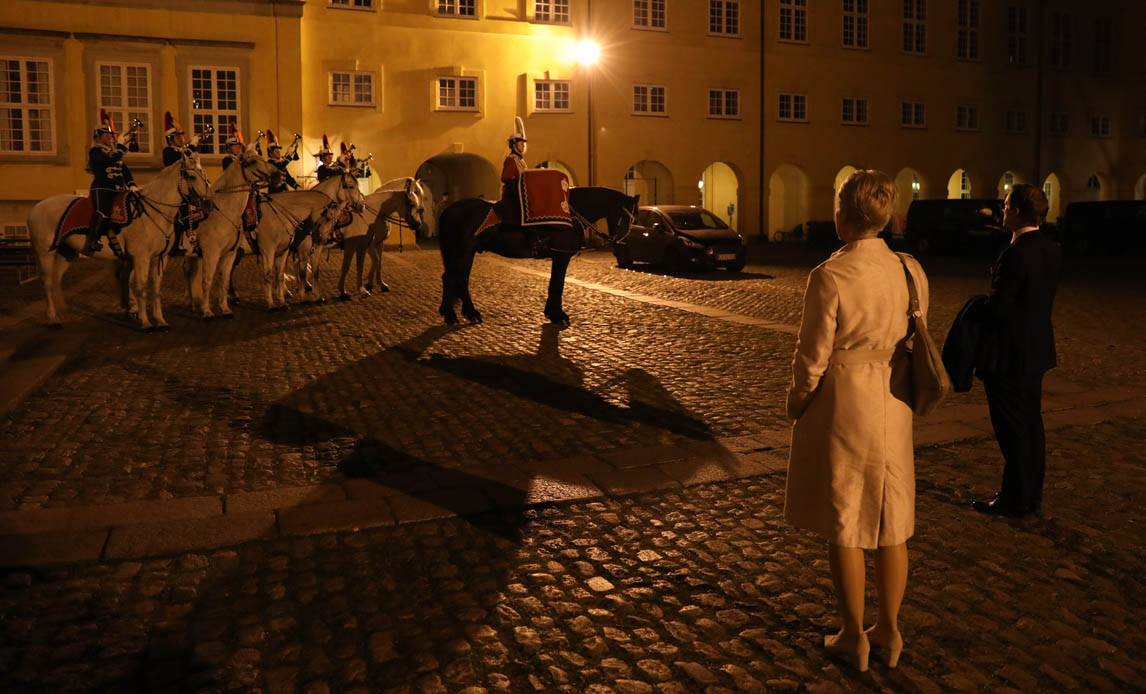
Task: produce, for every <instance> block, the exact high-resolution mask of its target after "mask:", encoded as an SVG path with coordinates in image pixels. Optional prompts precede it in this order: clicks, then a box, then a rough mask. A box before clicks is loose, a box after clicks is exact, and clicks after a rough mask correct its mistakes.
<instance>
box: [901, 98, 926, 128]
mask: <svg viewBox="0 0 1146 694" xmlns="http://www.w3.org/2000/svg"><path fill="white" fill-rule="evenodd" d="M907 108H910V109H911V118H910V120H905V119H904V118H903V116H904V110H905V109H907ZM917 114H918V115H919V116H920V117H919V118H918V119H916V115H917ZM899 125H900V127H904V128H926V127H927V106H926V104H924V103H923V102H922V101H916V100H913V99H904V100H903V101H901V102H899Z"/></svg>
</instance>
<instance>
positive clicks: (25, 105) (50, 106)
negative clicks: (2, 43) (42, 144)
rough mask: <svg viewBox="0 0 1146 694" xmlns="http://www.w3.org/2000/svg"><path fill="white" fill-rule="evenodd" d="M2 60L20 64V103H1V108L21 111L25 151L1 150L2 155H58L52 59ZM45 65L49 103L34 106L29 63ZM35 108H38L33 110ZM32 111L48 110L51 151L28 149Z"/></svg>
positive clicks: (10, 57) (3, 57)
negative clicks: (30, 90)
mask: <svg viewBox="0 0 1146 694" xmlns="http://www.w3.org/2000/svg"><path fill="white" fill-rule="evenodd" d="M0 60H14V61H17V62H18V63H19V64H20V67H19V69H20V102H19V103H14V102H7V101H3V102H0V108H5V109H13V110H16V109H18V110H20V112H21V122H22V123H23V126H22V129H21V133H20V134H21V136H22V141H23V143H24V146H25V149H7V148H0V154H6V155H7V154H13V155H19V156H33V157H38V156H48V155H53V154H56V152H57V147H58V142H59V137H58V136H57V133H56V93H55V89H56V84H55V74H54V73H53V67H54V66H53V65H52V61H51V59H50V58H42V57H39V56H19V55H0ZM29 62H34V63H44V64H46V65H47V67H48V70H47V72H48V86H47V90H46V93H47V96H48V102H47V103H36V104H32V103H30V102H29V101H28V63H29ZM33 106H35V107H36V108H32V107H33ZM31 110H47V111H48V118H49V119H50V121H51V123H50V125H49V128H48V136H49V137H50V138H51V147H50V148H49V149H27V147H29V146H30V145H31V141H32V138H31V134H32V131H31V130H30V127H31V119H30V118H29V116H28V111H31Z"/></svg>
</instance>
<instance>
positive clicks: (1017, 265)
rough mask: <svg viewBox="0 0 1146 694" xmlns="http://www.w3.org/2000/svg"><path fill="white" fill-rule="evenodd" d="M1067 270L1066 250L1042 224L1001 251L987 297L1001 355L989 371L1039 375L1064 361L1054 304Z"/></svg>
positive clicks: (996, 347)
mask: <svg viewBox="0 0 1146 694" xmlns="http://www.w3.org/2000/svg"><path fill="white" fill-rule="evenodd" d="M1061 272H1062V249H1061V248H1060V247H1059V245H1058V244H1057V243H1055V242H1054V241H1051V240H1050V239H1048V238H1047V237H1046V235H1044V234H1043V232H1042V231H1040V230H1038V229H1036V230H1034V231H1028V232H1026V233H1025V234H1023V235H1022V236H1020V237H1019V238H1018V239H1016V240H1015V242H1014V243H1012V244H1011V245H1010V246H1008V247H1007V248H1006V249H1004V250H1003V252H1002V253H1001V254H1000V255H999V259H998V260H996V261H995V265H994V267H992V268H991V293H990V295H989V296H988V298H987V313H988V316H989V324H988V332H989V333H991V334H990V335H989V336H988V338H987V339H990V340H992V342H993V343H994V344H993V345H992V347H993V348H994V349H993V350H992V351H993V353H994V357H995V363H994V364H992V365H991V367H990V369H989V374H988V375H998V376H1003V375H1005V376H1028V375H1035V374H1041V373H1043V372H1045V371H1047V370H1048V369H1052V368H1054V367H1055V366H1056V365H1057V364H1058V362H1057V359H1056V354H1055V347H1054V328H1053V326H1052V325H1051V308H1052V306H1053V305H1054V297H1055V291H1056V289H1057V287H1058V278H1059V275H1060V273H1061ZM977 371H978V372H979V373H983V372H984V371H987V370H986V369H983V368H978V369H977Z"/></svg>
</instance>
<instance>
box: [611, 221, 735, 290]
mask: <svg viewBox="0 0 1146 694" xmlns="http://www.w3.org/2000/svg"><path fill="white" fill-rule="evenodd" d="M613 255H614V256H616V258H617V265H618V266H620V267H629V266H631V265H632V264H633V263H634V262H643V263H654V264H657V265H660V266H661V267H663V268H664V269H665V270H667V271H668V272H670V273H675V272H681V271H683V270H686V269H689V268H704V269H711V268H715V267H722V268H726V269H728V270H732V271H733V272H736V271H739V270H741V269H743V268H744V263H745V260H746V258H747V255H748V249H747V247H746V246H745V245H744V238H743V237H741V236H740V234H737V233H736V231H735V230H734V229H731V228H729V226H728V225H727V224H725V223H724V221H723V220H721V219H720V218H719V217H717V216H716V215H714V214H713V213H711V212H709V211H708V210H706V209H704V208H703V207H697V206H695V205H658V206H656V207H641V208H639V209H638V210H637V216H636V219H634V220H633V224H632V225H631V226H630V227H629V233H628V234H627V235H625V237H624V238H622V239H618V240H617V241H615V242H614V243H613Z"/></svg>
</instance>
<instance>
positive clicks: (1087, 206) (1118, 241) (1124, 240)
mask: <svg viewBox="0 0 1146 694" xmlns="http://www.w3.org/2000/svg"><path fill="white" fill-rule="evenodd" d="M1059 229H1060V237H1061V238H1060V240H1061V241H1062V243H1063V245H1065V246H1066V247H1067V248H1068V249H1070V250H1073V251H1077V252H1083V253H1085V252H1087V251H1090V250H1104V251H1113V252H1123V251H1129V250H1133V249H1135V248H1143V247H1146V201H1142V200H1107V201H1103V202H1072V203H1071V204H1069V205H1067V206H1066V211H1065V212H1063V215H1062V217H1061V218H1060V219H1059Z"/></svg>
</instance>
